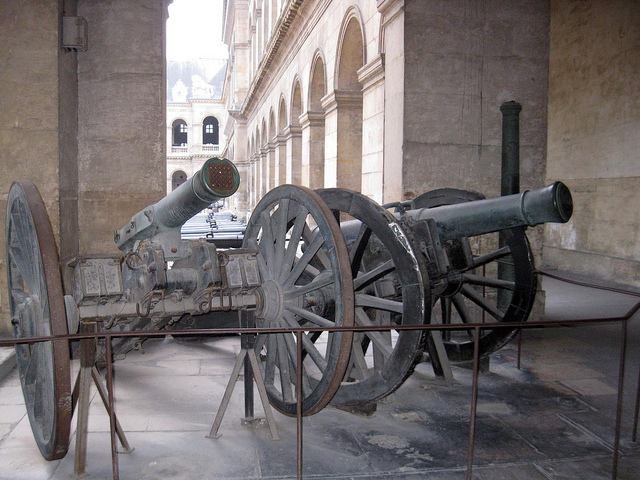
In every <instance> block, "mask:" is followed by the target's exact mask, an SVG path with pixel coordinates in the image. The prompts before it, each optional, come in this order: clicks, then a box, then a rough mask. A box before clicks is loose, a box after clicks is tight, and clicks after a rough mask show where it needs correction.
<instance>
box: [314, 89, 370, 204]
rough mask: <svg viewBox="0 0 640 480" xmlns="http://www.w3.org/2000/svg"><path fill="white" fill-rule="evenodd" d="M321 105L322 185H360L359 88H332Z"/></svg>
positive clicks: (360, 132) (357, 186)
mask: <svg viewBox="0 0 640 480" xmlns="http://www.w3.org/2000/svg"><path fill="white" fill-rule="evenodd" d="M322 107H323V108H324V109H325V171H324V185H325V187H340V188H349V189H351V190H355V191H357V192H359V191H360V190H361V188H362V92H360V91H345V90H334V91H332V92H330V93H329V94H327V95H326V96H324V97H323V98H322Z"/></svg>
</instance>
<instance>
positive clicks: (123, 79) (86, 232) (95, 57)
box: [77, 0, 167, 255]
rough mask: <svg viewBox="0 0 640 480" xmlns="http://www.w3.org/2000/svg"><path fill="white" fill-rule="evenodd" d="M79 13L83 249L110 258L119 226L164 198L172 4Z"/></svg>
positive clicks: (87, 0)
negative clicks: (85, 33) (84, 43)
mask: <svg viewBox="0 0 640 480" xmlns="http://www.w3.org/2000/svg"><path fill="white" fill-rule="evenodd" d="M78 15H80V16H83V17H85V18H86V20H87V22H88V24H89V37H90V39H89V51H88V52H86V53H81V54H78V72H77V79H78V117H77V118H78V135H77V141H78V186H79V192H78V223H79V225H80V226H81V227H80V229H79V230H80V238H79V251H80V254H81V255H82V254H97V253H112V252H117V251H118V250H117V248H116V246H115V244H114V242H113V231H114V229H116V228H119V227H120V226H122V225H123V224H124V223H125V222H128V221H129V219H130V218H131V216H132V215H133V214H135V213H136V212H138V211H140V210H142V209H143V208H144V207H145V206H147V205H149V204H152V203H155V202H157V201H158V200H159V199H160V198H162V197H163V196H164V195H165V193H166V178H167V175H166V163H167V156H166V151H165V145H166V141H165V138H164V136H165V130H164V128H162V125H164V124H165V121H166V112H165V106H166V99H165V96H166V95H165V94H166V90H167V82H166V75H165V63H166V59H165V52H164V45H165V34H164V30H165V25H166V4H165V2H133V1H130V0H113V1H110V2H94V1H93V0H80V1H79V2H78ZM131 45H136V48H131Z"/></svg>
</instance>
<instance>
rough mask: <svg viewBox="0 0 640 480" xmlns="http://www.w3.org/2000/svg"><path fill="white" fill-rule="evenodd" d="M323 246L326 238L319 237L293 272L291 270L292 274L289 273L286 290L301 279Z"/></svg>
mask: <svg viewBox="0 0 640 480" xmlns="http://www.w3.org/2000/svg"><path fill="white" fill-rule="evenodd" d="M323 244H324V238H322V236H320V235H318V236H317V237H316V238H315V240H314V241H313V243H312V244H311V245H309V247H308V248H307V249H306V250H305V251H304V253H303V254H302V256H301V257H300V259H299V260H298V261H297V263H296V264H295V266H294V267H293V270H291V273H289V275H288V276H287V279H286V280H285V281H284V287H285V288H287V287H291V286H292V285H293V284H294V283H295V282H296V281H297V280H298V278H300V275H302V272H303V271H304V270H305V268H306V267H307V265H309V262H310V261H311V259H313V257H314V256H315V254H316V253H317V252H318V250H320V247H322V245H323Z"/></svg>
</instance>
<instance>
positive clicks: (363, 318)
mask: <svg viewBox="0 0 640 480" xmlns="http://www.w3.org/2000/svg"><path fill="white" fill-rule="evenodd" d="M356 323H357V324H359V325H362V326H364V327H370V328H376V327H378V326H379V325H377V324H375V323H373V322H372V321H371V319H370V318H369V316H368V315H367V314H366V312H365V311H364V310H363V309H362V308H356ZM365 335H366V336H367V337H369V338H370V339H371V341H372V342H373V343H374V345H376V346H377V347H378V348H379V349H380V351H381V352H382V354H383V355H384V356H385V357H387V358H388V357H390V356H391V353H392V351H391V343H387V339H386V338H384V336H383V335H382V334H381V333H380V332H375V331H368V332H365Z"/></svg>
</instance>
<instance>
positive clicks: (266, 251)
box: [258, 210, 275, 268]
mask: <svg viewBox="0 0 640 480" xmlns="http://www.w3.org/2000/svg"><path fill="white" fill-rule="evenodd" d="M260 225H261V226H262V238H261V239H260V245H259V247H258V248H259V249H260V251H261V252H262V253H263V255H264V260H265V263H266V264H267V266H268V267H269V268H271V266H272V265H273V264H274V262H275V258H274V250H273V248H274V245H273V230H272V229H271V216H270V215H269V213H268V212H267V211H266V210H264V211H263V212H262V213H261V214H260Z"/></svg>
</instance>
